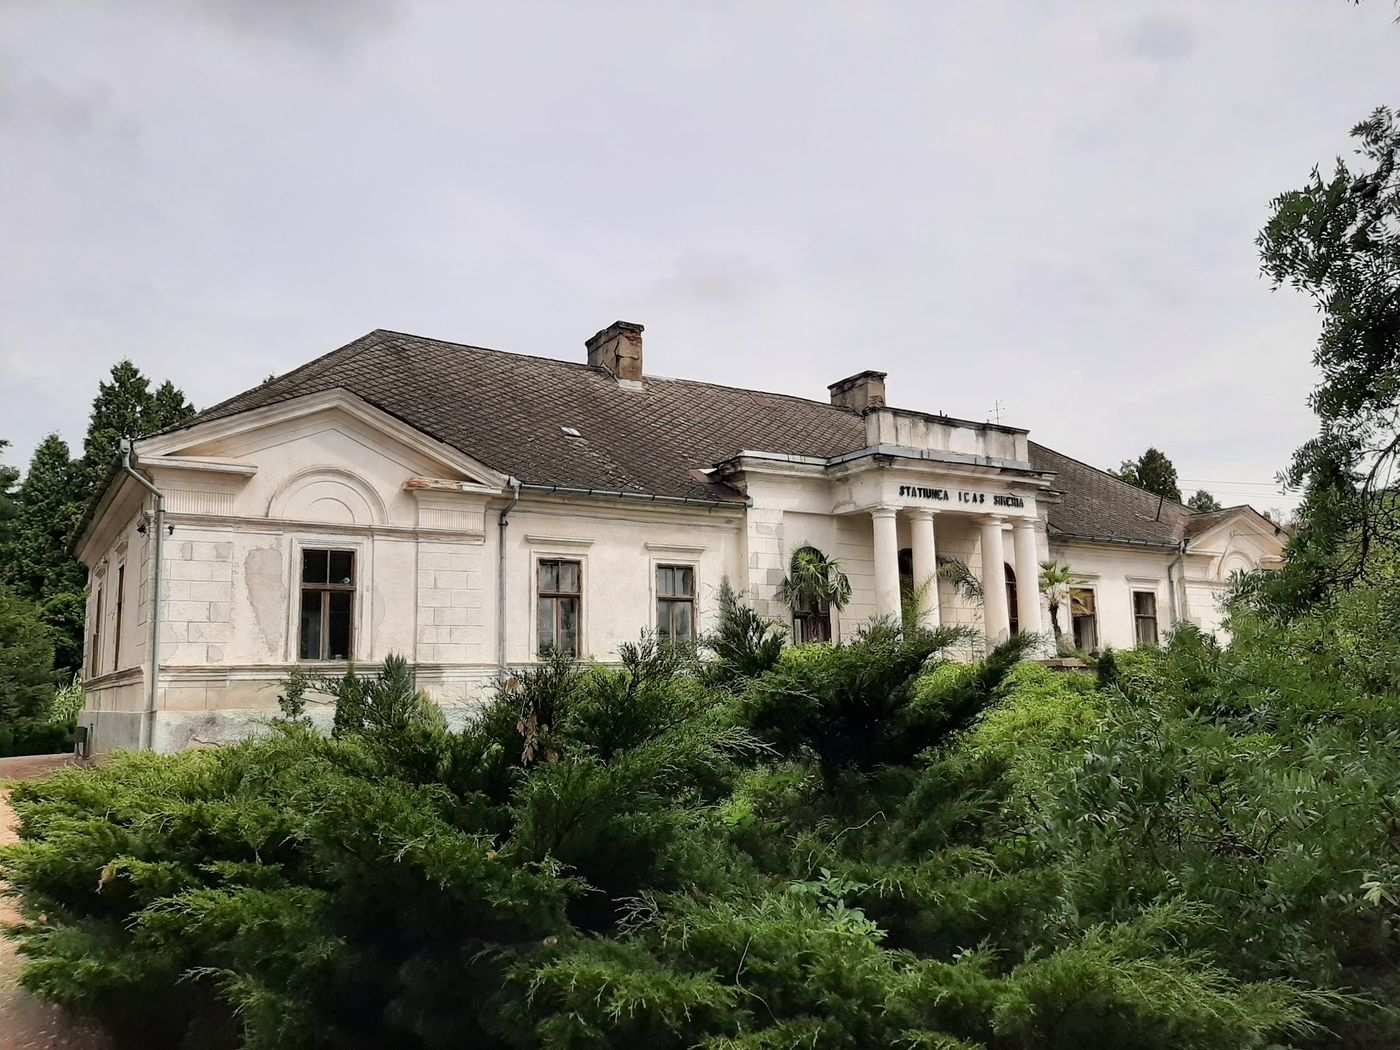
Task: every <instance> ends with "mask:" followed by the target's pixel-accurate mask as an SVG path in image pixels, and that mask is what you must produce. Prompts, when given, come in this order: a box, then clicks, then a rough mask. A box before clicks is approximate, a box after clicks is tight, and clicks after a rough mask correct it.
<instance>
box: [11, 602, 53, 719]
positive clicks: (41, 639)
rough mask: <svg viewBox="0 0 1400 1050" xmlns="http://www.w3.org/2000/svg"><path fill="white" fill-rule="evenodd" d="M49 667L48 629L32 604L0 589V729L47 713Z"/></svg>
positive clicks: (50, 691) (50, 683)
mask: <svg viewBox="0 0 1400 1050" xmlns="http://www.w3.org/2000/svg"><path fill="white" fill-rule="evenodd" d="M53 666H54V657H53V640H52V638H51V637H50V632H49V630H48V628H47V627H45V626H44V625H43V624H42V623H41V622H40V621H39V617H38V616H37V615H36V612H35V610H34V607H33V606H32V605H30V604H29V603H28V602H25V601H22V600H21V599H20V598H19V597H18V596H17V595H15V594H14V593H13V592H11V591H10V590H9V589H7V588H5V587H2V586H0V726H5V725H13V724H14V723H15V722H17V721H19V720H21V719H25V718H41V717H43V716H44V715H45V714H47V711H48V706H49V704H50V703H51V702H52V700H53V686H54V674H53Z"/></svg>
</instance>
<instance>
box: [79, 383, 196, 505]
mask: <svg viewBox="0 0 1400 1050" xmlns="http://www.w3.org/2000/svg"><path fill="white" fill-rule="evenodd" d="M192 415H194V406H193V405H191V404H190V403H189V401H188V400H187V399H186V398H185V395H184V392H183V391H181V390H180V389H179V388H177V387H176V386H175V385H174V384H173V383H171V382H170V381H169V380H168V379H167V380H166V381H165V382H164V383H162V384H161V385H160V386H159V387H158V388H157V389H156V391H155V392H154V393H152V392H151V381H150V380H149V379H147V378H146V376H145V375H144V374H143V373H142V372H141V370H140V369H139V368H137V367H136V366H135V365H134V364H132V363H131V362H130V361H118V362H117V363H116V364H115V365H113V366H112V371H111V376H110V380H109V381H108V382H105V383H100V384H98V387H97V397H95V398H94V399H93V402H92V415H91V417H90V418H89V420H88V429H87V437H86V438H85V439H84V440H83V464H84V472H85V475H86V479H87V485H88V495H89V496H92V495H94V494H95V492H96V490H97V488H98V487H100V486H101V485H102V484H103V483H104V482H105V481H106V480H107V475H108V473H109V472H110V471H111V469H112V464H113V463H115V462H116V460H117V457H118V456H119V455H120V454H121V450H122V447H123V446H124V445H125V444H126V443H127V441H129V440H131V439H132V438H139V437H144V436H145V435H147V434H154V433H155V432H156V431H158V430H164V429H165V428H166V427H170V426H175V425H176V424H178V423H183V422H184V421H185V420H186V419H188V418H189V417H190V416H192Z"/></svg>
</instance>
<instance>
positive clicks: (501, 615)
mask: <svg viewBox="0 0 1400 1050" xmlns="http://www.w3.org/2000/svg"><path fill="white" fill-rule="evenodd" d="M507 484H508V485H509V486H510V488H511V492H512V495H511V500H510V502H509V503H507V504H506V505H505V506H504V507H502V508H501V518H500V532H499V533H498V534H497V540H496V544H497V552H496V676H497V678H498V680H499V681H501V682H504V681H505V680H506V676H507V673H508V671H507V667H506V529H507V528H509V527H510V521H509V520H508V519H509V518H510V512H511V511H513V510H514V509H515V505H516V504H517V503H519V502H520V482H519V481H517V480H516V479H515V478H510V479H508V481H507Z"/></svg>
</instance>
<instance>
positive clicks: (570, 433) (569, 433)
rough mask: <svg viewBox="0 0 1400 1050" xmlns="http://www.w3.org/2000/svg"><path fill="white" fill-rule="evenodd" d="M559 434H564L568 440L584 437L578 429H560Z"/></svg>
mask: <svg viewBox="0 0 1400 1050" xmlns="http://www.w3.org/2000/svg"><path fill="white" fill-rule="evenodd" d="M559 432H560V433H561V434H563V435H564V436H565V437H566V438H581V437H583V434H582V433H580V431H579V429H578V427H560V428H559Z"/></svg>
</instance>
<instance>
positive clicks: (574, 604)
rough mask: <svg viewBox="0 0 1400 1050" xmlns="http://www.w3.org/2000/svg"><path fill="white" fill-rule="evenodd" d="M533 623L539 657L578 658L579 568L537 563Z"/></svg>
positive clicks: (560, 561) (561, 561)
mask: <svg viewBox="0 0 1400 1050" xmlns="http://www.w3.org/2000/svg"><path fill="white" fill-rule="evenodd" d="M536 582H537V587H536V590H537V600H538V602H539V604H538V606H537V608H536V622H537V625H538V628H539V653H540V655H541V656H544V655H545V654H547V653H549V652H550V651H551V650H553V651H557V652H561V653H567V654H568V655H569V656H574V657H577V656H578V655H579V637H578V636H579V614H580V612H581V611H582V608H583V586H582V584H583V565H582V564H581V563H580V562H576V561H565V560H564V559H562V558H546V559H541V561H540V563H539V565H538V567H537V569H536Z"/></svg>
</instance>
